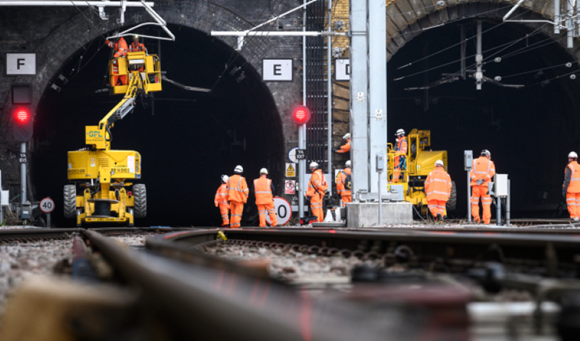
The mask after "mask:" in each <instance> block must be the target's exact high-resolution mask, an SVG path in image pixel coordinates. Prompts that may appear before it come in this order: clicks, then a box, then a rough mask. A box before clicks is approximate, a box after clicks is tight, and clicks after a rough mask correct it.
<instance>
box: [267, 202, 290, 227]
mask: <svg viewBox="0 0 580 341" xmlns="http://www.w3.org/2000/svg"><path fill="white" fill-rule="evenodd" d="M274 209H275V210H276V219H278V225H286V224H288V222H289V221H290V218H292V207H291V206H290V203H289V202H288V200H286V199H284V198H280V197H274ZM266 221H267V222H268V224H272V221H270V215H268V214H266Z"/></svg>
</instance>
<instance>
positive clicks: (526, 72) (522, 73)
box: [501, 61, 578, 79]
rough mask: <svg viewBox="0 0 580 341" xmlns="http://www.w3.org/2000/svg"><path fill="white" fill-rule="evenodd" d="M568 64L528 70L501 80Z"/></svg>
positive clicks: (503, 77)
mask: <svg viewBox="0 0 580 341" xmlns="http://www.w3.org/2000/svg"><path fill="white" fill-rule="evenodd" d="M568 63H570V64H572V63H571V62H566V63H563V64H559V65H554V66H548V67H544V68H541V69H535V70H530V71H525V72H520V73H515V74H513V75H508V76H502V77H501V78H502V79H506V78H511V77H517V76H521V75H527V74H529V73H534V72H540V71H544V70H549V69H554V68H557V67H561V66H565V65H566V64H568ZM576 63H578V62H577V61H576Z"/></svg>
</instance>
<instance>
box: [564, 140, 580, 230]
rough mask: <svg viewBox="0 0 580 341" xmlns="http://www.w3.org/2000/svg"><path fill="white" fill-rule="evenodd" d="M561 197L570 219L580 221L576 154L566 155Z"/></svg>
mask: <svg viewBox="0 0 580 341" xmlns="http://www.w3.org/2000/svg"><path fill="white" fill-rule="evenodd" d="M562 195H563V196H564V198H566V206H568V213H570V219H574V220H575V221H578V220H580V165H579V164H578V154H576V153H575V152H570V154H568V166H566V170H565V171H564V185H563V186H562Z"/></svg>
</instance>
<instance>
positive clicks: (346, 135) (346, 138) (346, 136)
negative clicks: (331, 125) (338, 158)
mask: <svg viewBox="0 0 580 341" xmlns="http://www.w3.org/2000/svg"><path fill="white" fill-rule="evenodd" d="M342 138H343V139H344V140H348V139H350V133H346V134H344V136H343V137H342Z"/></svg>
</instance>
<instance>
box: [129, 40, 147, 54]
mask: <svg viewBox="0 0 580 341" xmlns="http://www.w3.org/2000/svg"><path fill="white" fill-rule="evenodd" d="M138 51H147V49H146V48H145V45H143V44H142V43H138V44H135V42H133V43H131V45H129V52H138Z"/></svg>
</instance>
